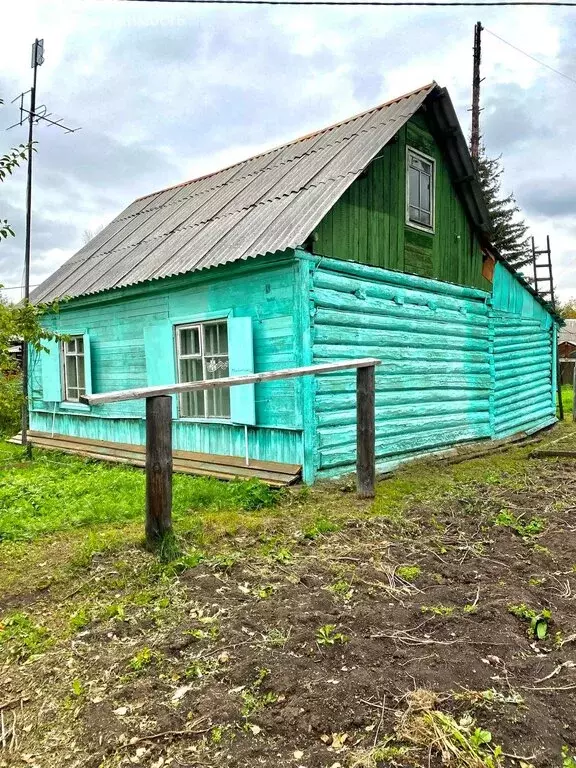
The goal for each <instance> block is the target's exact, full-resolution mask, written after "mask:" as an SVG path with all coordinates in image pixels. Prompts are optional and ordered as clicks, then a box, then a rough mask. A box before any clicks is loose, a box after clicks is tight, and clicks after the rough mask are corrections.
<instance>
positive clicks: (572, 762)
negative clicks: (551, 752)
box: [562, 744, 576, 768]
mask: <svg viewBox="0 0 576 768" xmlns="http://www.w3.org/2000/svg"><path fill="white" fill-rule="evenodd" d="M562 768H576V757H574V755H572V754H570V747H568V746H567V745H566V744H564V746H563V747H562Z"/></svg>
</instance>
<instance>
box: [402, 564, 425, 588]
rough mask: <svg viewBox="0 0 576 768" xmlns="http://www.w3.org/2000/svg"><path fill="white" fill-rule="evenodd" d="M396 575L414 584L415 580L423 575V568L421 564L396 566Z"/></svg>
mask: <svg viewBox="0 0 576 768" xmlns="http://www.w3.org/2000/svg"><path fill="white" fill-rule="evenodd" d="M396 575H397V576H399V577H400V578H401V579H403V580H404V581H408V582H409V583H410V584H412V583H413V582H414V581H416V580H417V579H419V578H420V576H421V575H422V569H421V568H420V566H419V565H401V566H399V567H398V568H396Z"/></svg>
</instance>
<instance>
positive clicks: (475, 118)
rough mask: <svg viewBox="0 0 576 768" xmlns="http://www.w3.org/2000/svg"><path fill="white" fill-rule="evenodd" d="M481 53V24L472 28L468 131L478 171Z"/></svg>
mask: <svg viewBox="0 0 576 768" xmlns="http://www.w3.org/2000/svg"><path fill="white" fill-rule="evenodd" d="M481 51H482V23H481V22H480V21H477V22H476V24H475V26H474V64H473V69H472V126H471V129H470V154H471V155H472V160H473V161H474V167H475V168H476V171H478V158H479V157H480V83H481V82H482V81H481V79H480V61H481Z"/></svg>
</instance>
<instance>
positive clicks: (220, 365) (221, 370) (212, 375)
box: [205, 357, 228, 379]
mask: <svg viewBox="0 0 576 768" xmlns="http://www.w3.org/2000/svg"><path fill="white" fill-rule="evenodd" d="M205 360H206V378H207V379H222V378H224V377H225V376H228V358H227V357H206V358H205Z"/></svg>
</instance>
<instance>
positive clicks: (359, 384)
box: [356, 365, 376, 499]
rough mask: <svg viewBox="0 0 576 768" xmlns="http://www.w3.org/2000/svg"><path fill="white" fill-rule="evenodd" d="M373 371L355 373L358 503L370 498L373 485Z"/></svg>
mask: <svg viewBox="0 0 576 768" xmlns="http://www.w3.org/2000/svg"><path fill="white" fill-rule="evenodd" d="M375 371H376V369H375V367H374V366H373V365H369V366H366V367H363V368H357V369H356V417H357V426H356V487H357V490H358V496H359V498H361V499H371V498H373V497H374V492H375V490H374V489H375V484H376V412H375V392H376V376H375Z"/></svg>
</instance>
